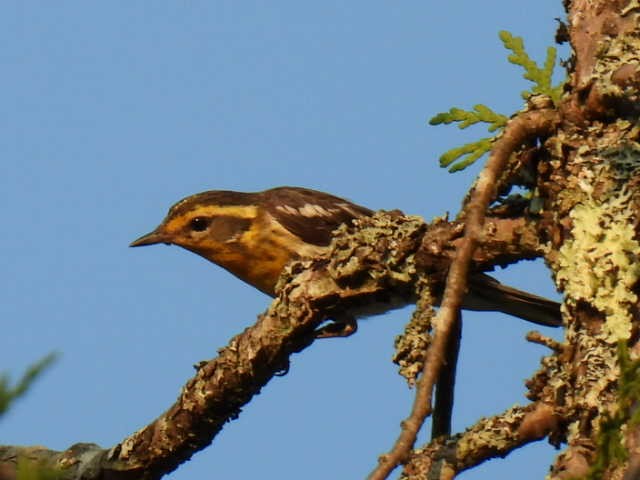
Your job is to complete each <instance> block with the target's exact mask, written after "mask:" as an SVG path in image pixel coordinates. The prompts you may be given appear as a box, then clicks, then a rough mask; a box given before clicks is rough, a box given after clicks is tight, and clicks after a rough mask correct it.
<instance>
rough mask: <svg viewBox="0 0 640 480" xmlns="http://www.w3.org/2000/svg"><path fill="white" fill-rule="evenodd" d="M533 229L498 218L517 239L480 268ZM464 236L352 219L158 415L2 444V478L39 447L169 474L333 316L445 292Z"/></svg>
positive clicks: (113, 468) (41, 454)
mask: <svg viewBox="0 0 640 480" xmlns="http://www.w3.org/2000/svg"><path fill="white" fill-rule="evenodd" d="M534 228H535V226H534V225H533V224H532V223H527V222H524V221H522V220H520V221H516V220H512V219H502V218H498V217H496V218H494V219H492V221H491V227H490V228H489V229H488V230H487V232H486V238H487V243H488V244H491V245H498V244H502V245H509V248H503V249H502V252H499V251H497V250H496V251H494V252H493V253H491V252H490V251H489V250H487V251H479V252H478V256H477V263H475V264H474V268H478V269H485V268H487V267H488V266H490V265H491V262H492V261H493V262H499V261H503V259H504V258H506V257H505V254H504V252H505V251H508V254H507V256H508V257H509V258H511V259H516V258H518V256H520V258H531V257H534V256H536V255H541V249H540V248H539V245H536V244H535V241H533V239H534V238H535V237H534V236H533V235H532V233H531V230H532V229H534ZM459 235H460V226H459V224H457V223H449V222H445V221H444V220H440V221H437V222H435V223H434V224H432V225H430V226H429V225H427V224H425V223H424V222H423V221H422V220H421V219H420V218H418V217H406V216H404V215H402V214H401V213H400V212H389V213H384V212H381V213H379V214H376V215H375V216H374V217H372V218H364V219H361V220H360V221H359V224H358V225H357V226H355V227H346V226H345V227H343V231H342V233H341V234H339V235H338V236H337V238H336V240H335V242H334V244H333V245H332V251H331V252H330V253H329V254H328V255H327V257H325V258H324V259H315V260H306V261H301V262H297V263H293V264H291V266H290V268H289V270H288V273H287V274H286V275H285V278H284V279H283V282H282V284H281V285H282V287H281V292H280V296H279V297H278V298H276V299H275V300H274V302H273V303H272V305H271V306H270V307H269V309H268V310H267V311H266V312H265V313H264V314H263V315H261V316H260V318H259V320H258V322H257V323H256V324H255V325H254V326H252V327H249V328H248V329H246V330H245V331H244V332H243V333H241V334H240V335H238V336H236V337H234V338H233V339H232V340H231V341H230V343H229V345H228V346H226V347H225V348H223V349H221V350H220V351H219V355H218V356H217V357H216V358H214V359H213V360H210V361H206V362H201V363H200V364H199V365H198V371H197V373H196V375H195V376H194V377H193V378H192V379H191V380H189V381H188V382H187V383H186V384H185V386H184V387H183V389H182V392H181V394H180V396H179V398H178V399H177V401H176V403H175V404H174V405H172V406H171V407H170V408H169V409H168V410H167V411H166V412H165V413H163V414H162V415H161V416H159V417H158V418H157V419H156V420H155V421H154V422H152V423H151V424H149V425H147V426H146V427H144V428H143V429H141V430H140V431H138V432H136V433H134V434H132V435H131V436H129V437H128V438H126V439H124V440H123V441H122V442H120V443H119V444H117V445H115V446H114V447H112V448H110V449H101V448H100V447H98V446H97V445H93V444H78V445H75V446H73V447H71V448H69V449H68V450H67V451H64V452H55V451H50V450H46V449H44V448H37V449H35V450H34V449H33V448H31V447H22V448H20V447H15V448H14V447H3V448H2V449H0V471H1V472H2V473H3V477H2V478H3V480H5V479H11V478H15V469H16V465H17V464H18V459H19V458H23V457H24V458H33V455H34V451H37V459H35V460H37V462H36V463H37V464H38V465H42V466H46V467H47V468H55V469H58V470H59V471H60V474H61V477H60V478H64V479H71V478H80V476H79V475H80V473H81V472H82V478H83V479H85V480H88V479H92V478H110V479H120V478H122V479H125V478H126V479H129V478H141V477H142V476H144V478H147V479H153V478H160V477H161V476H162V475H164V474H166V473H167V472H169V471H171V470H173V469H175V468H176V467H177V466H178V465H179V464H180V463H181V462H183V461H185V460H186V459H188V458H190V457H191V456H192V455H193V454H194V453H196V452H197V451H199V450H201V449H203V448H205V447H206V446H207V445H209V444H210V443H211V441H212V440H213V438H214V437H215V435H216V434H217V433H218V432H219V431H220V430H221V429H222V427H223V426H224V424H225V423H227V422H229V421H230V420H232V419H234V418H235V417H237V416H238V415H239V414H240V411H241V408H242V407H243V405H245V404H246V403H247V402H249V401H250V400H251V398H252V397H253V396H254V395H256V394H257V393H258V392H259V391H260V389H261V388H262V387H263V386H264V385H265V384H266V383H267V382H268V381H269V380H270V379H271V378H272V377H273V376H274V375H277V374H280V373H282V372H286V371H287V369H288V368H289V364H290V361H291V357H292V355H293V354H294V353H295V352H298V351H300V350H302V349H303V348H306V347H308V346H309V345H310V344H312V343H313V341H314V338H315V337H314V334H313V332H314V330H315V329H316V328H317V327H318V326H319V325H320V324H321V323H322V322H323V321H325V319H330V318H331V317H332V315H333V314H337V313H340V312H344V311H350V312H353V313H354V314H355V315H363V314H374V313H381V312H383V311H386V310H388V309H390V308H394V307H397V306H400V305H404V304H406V303H409V302H412V301H414V300H415V287H416V284H417V282H418V280H419V279H420V281H421V282H424V281H428V282H430V284H431V288H432V289H433V291H434V292H436V294H437V292H439V291H441V290H442V279H443V278H444V275H445V273H446V269H447V268H448V265H449V262H450V258H451V257H450V255H451V254H452V251H451V249H450V248H449V247H448V246H446V244H447V242H448V241H449V240H452V239H455V238H456V237H458V236H459ZM418 259H419V261H418ZM429 259H432V260H433V261H432V262H431V263H430V262H429ZM35 460H34V461H35ZM12 475H13V476H12Z"/></svg>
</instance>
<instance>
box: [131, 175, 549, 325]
mask: <svg viewBox="0 0 640 480" xmlns="http://www.w3.org/2000/svg"><path fill="white" fill-rule="evenodd" d="M372 214H373V212H372V211H371V210H369V209H368V208H365V207H361V206H359V205H356V204H354V203H352V202H350V201H348V200H345V199H343V198H339V197H335V196H333V195H329V194H327V193H323V192H319V191H316V190H311V189H307V188H298V187H278V188H273V189H270V190H265V191H263V192H255V193H242V192H233V191H225V190H214V191H209V192H203V193H198V194H196V195H192V196H189V197H186V198H184V199H183V200H180V201H179V202H178V203H176V204H175V205H173V206H172V207H171V208H170V210H169V213H168V215H167V216H166V218H165V219H164V221H163V222H162V223H161V224H160V225H159V226H158V227H157V228H156V229H155V230H153V231H152V232H150V233H148V234H146V235H143V236H142V237H140V238H138V239H137V240H135V241H134V242H133V243H131V246H132V247H140V246H144V245H154V244H158V243H166V244H174V245H179V246H181V247H183V248H185V249H187V250H190V251H192V252H194V253H197V254H198V255H200V256H202V257H204V258H206V259H207V260H209V261H211V262H213V263H216V264H217V265H220V266H221V267H223V268H225V269H226V270H228V271H229V272H231V273H233V274H234V275H236V276H237V277H238V278H240V279H241V280H244V281H245V282H247V283H249V284H250V285H253V286H254V287H256V288H257V289H259V290H261V291H262V292H264V293H266V294H268V295H271V296H274V294H275V286H276V284H277V282H278V278H279V277H280V274H281V273H282V271H283V269H284V267H285V265H286V264H287V263H289V262H290V261H291V260H293V259H296V258H301V257H314V256H318V255H320V254H322V253H323V252H324V251H325V250H326V248H327V247H328V245H329V243H330V242H331V238H332V234H333V231H334V230H335V229H336V228H337V227H338V226H339V225H341V224H342V223H346V222H350V221H352V220H353V219H355V218H358V217H362V216H369V215H372ZM469 290H470V291H469V294H468V295H467V296H466V297H465V300H464V303H463V308H466V309H469V310H486V311H499V312H503V313H507V314H509V315H513V316H516V317H520V318H523V319H525V320H528V321H530V322H534V323H538V324H541V325H548V326H558V325H560V324H561V322H560V307H559V304H558V303H556V302H553V301H551V300H548V299H546V298H542V297H539V296H537V295H532V294H530V293H527V292H524V291H522V290H518V289H515V288H512V287H508V286H506V285H503V284H501V283H499V282H498V281H497V280H495V279H494V278H492V277H490V276H488V275H484V274H474V275H473V276H472V278H471V279H470V287H469Z"/></svg>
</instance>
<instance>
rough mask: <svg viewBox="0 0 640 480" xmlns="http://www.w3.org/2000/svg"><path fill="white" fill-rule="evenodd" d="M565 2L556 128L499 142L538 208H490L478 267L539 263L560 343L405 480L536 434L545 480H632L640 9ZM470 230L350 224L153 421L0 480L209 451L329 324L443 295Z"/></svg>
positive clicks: (416, 223)
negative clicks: (550, 281) (520, 165)
mask: <svg viewBox="0 0 640 480" xmlns="http://www.w3.org/2000/svg"><path fill="white" fill-rule="evenodd" d="M565 6H566V8H567V13H568V35H569V39H570V41H571V44H572V47H573V50H574V55H573V57H572V59H571V62H570V65H569V73H570V76H569V82H568V83H567V86H566V91H565V93H564V95H563V97H562V100H561V101H560V103H559V104H558V105H556V106H555V107H554V109H553V110H554V115H553V118H554V120H553V122H554V123H553V132H552V134H550V135H544V137H543V138H541V144H540V146H539V147H537V148H535V149H533V152H532V150H531V146H530V142H529V143H528V144H527V148H521V147H523V142H522V139H520V138H517V141H513V142H511V143H510V144H508V145H507V146H506V147H505V143H506V142H503V143H502V144H500V143H497V145H502V146H503V148H506V150H507V151H506V154H507V155H511V156H512V157H513V162H519V161H520V160H521V159H522V157H523V156H527V162H526V163H528V164H533V165H534V166H535V169H536V173H537V178H536V184H535V189H534V190H533V191H534V192H535V195H536V198H535V200H536V202H537V203H538V204H541V205H543V208H541V209H540V208H536V209H535V210H534V209H533V208H530V205H529V204H527V203H518V204H515V203H512V204H507V205H504V206H501V207H497V208H495V209H493V210H491V211H490V212H489V214H488V216H487V219H486V221H485V223H484V228H483V232H482V235H481V242H480V243H479V244H478V245H477V248H476V249H475V251H474V252H473V261H472V265H471V269H472V270H473V271H486V270H490V269H492V268H493V267H495V266H497V265H503V266H504V265H508V264H510V263H514V262H516V261H519V260H522V259H533V258H536V257H540V256H544V258H545V260H546V262H547V264H548V266H549V267H550V269H551V271H552V272H553V275H554V278H555V280H556V283H557V285H558V287H559V289H560V290H561V291H563V293H564V295H565V304H564V313H565V321H566V336H565V339H564V341H563V342H562V343H558V342H554V341H552V340H549V339H545V338H543V337H541V336H539V335H538V336H532V337H531V338H530V339H531V340H532V341H536V342H539V343H543V344H545V345H547V346H549V348H550V350H551V353H550V354H549V355H548V356H547V357H545V358H544V359H543V361H542V365H541V368H540V370H539V371H538V372H536V373H535V374H534V375H533V377H532V378H531V379H530V380H529V381H528V383H527V386H528V388H529V394H528V396H529V398H530V400H531V401H532V403H530V404H529V405H527V406H524V407H514V408H512V409H510V410H508V411H507V412H504V413H502V414H498V415H496V416H494V417H492V418H489V419H483V420H480V421H479V422H478V423H477V424H476V425H474V426H471V427H469V428H468V429H467V431H465V432H463V433H459V434H455V435H452V436H449V437H441V438H438V439H435V440H433V441H432V442H430V443H428V444H427V445H424V446H423V447H421V448H418V449H415V450H414V451H413V452H412V454H411V455H410V457H409V458H408V460H407V462H406V464H405V467H404V471H403V478H442V479H444V478H453V477H455V475H456V474H457V473H459V472H461V471H463V470H465V469H468V468H471V467H473V466H476V465H478V464H480V463H482V462H483V461H485V460H487V459H489V458H492V457H495V456H505V455H507V454H508V453H509V452H510V451H511V450H513V449H515V448H518V447H519V446H522V445H524V444H526V443H529V442H532V441H536V440H540V439H543V438H545V437H546V438H547V439H548V440H549V441H550V442H551V443H552V444H554V445H556V446H558V447H564V450H563V451H562V452H561V453H560V454H559V455H558V457H557V458H556V459H555V462H554V463H553V465H552V469H551V473H550V478H552V479H554V480H556V479H557V480H561V479H562V480H564V479H569V478H577V477H583V478H584V477H585V476H591V477H590V478H599V479H603V480H607V479H618V478H624V479H627V480H629V479H633V478H637V477H638V475H639V472H640V428H639V427H638V423H639V422H638V421H637V419H636V417H637V416H638V415H637V397H636V396H634V395H635V393H634V392H636V391H638V390H640V387H638V386H637V385H635V383H634V379H635V376H634V375H632V374H635V373H636V370H638V366H637V365H636V364H635V363H633V362H634V359H635V358H636V357H638V353H639V352H640V344H639V342H638V340H639V335H638V328H637V325H638V317H639V312H638V279H639V278H640V262H638V256H639V255H640V243H638V228H639V227H638V224H639V222H638V220H637V215H636V212H637V211H638V207H639V203H640V194H639V193H638V192H639V190H638V188H637V184H638V183H639V182H640V140H639V138H640V128H639V127H638V116H639V114H640V102H639V101H638V100H639V92H640V53H638V52H640V3H638V2H637V0H631V1H629V0H573V1H570V0H566V1H565ZM530 113H531V112H528V111H525V112H523V113H521V114H520V115H518V116H516V117H514V119H512V122H517V121H518V119H522V118H524V117H525V116H526V115H530ZM524 123H526V122H524ZM546 130H548V127H545V132H546ZM538 135H539V133H538V134H535V135H534V134H532V138H528V140H536V139H539V137H538ZM494 154H495V152H494ZM463 231H464V223H463V222H462V221H448V220H445V219H439V220H435V221H433V222H431V223H430V224H426V223H424V222H423V221H422V220H421V219H418V218H415V217H406V216H404V215H402V214H400V213H399V212H388V213H379V214H377V215H376V216H375V217H372V218H370V219H363V220H361V221H360V223H359V224H358V225H357V227H355V228H350V227H344V228H343V229H342V231H341V233H340V234H339V235H338V237H337V238H336V240H335V242H334V243H333V246H332V251H331V252H330V253H329V254H328V255H327V256H326V257H325V258H320V259H314V260H308V261H302V262H297V263H294V264H292V265H290V267H289V269H288V272H287V273H286V274H285V275H284V276H283V279H282V282H281V290H280V295H279V297H278V298H277V299H276V300H275V301H274V302H273V304H272V305H271V306H270V308H269V309H268V310H267V312H265V313H264V314H262V315H261V316H260V317H259V319H258V322H257V323H256V324H255V325H254V326H252V327H250V328H248V329H247V330H246V331H245V332H243V333H241V334H240V335H238V336H236V337H235V338H233V339H232V340H231V342H230V343H229V345H228V346H227V347H225V348H223V349H222V350H221V351H220V352H219V356H218V357H216V358H214V359H212V360H209V361H205V362H202V363H201V364H200V365H199V366H198V369H197V373H196V375H195V376H194V377H193V378H192V379H191V380H189V381H188V382H187V383H186V384H185V386H184V388H183V391H182V393H181V395H180V397H179V398H178V400H177V401H176V403H175V404H174V405H173V406H171V407H170V408H169V409H168V410H167V411H166V412H165V413H163V414H162V415H160V416H159V417H158V418H157V419H156V420H155V421H154V422H152V423H151V424H149V425H148V426H146V427H145V428H143V429H142V430H140V431H138V432H135V433H133V434H132V435H130V436H129V437H128V438H126V439H124V440H123V441H121V442H120V443H119V444H117V445H115V446H113V447H111V448H108V449H104V448H101V447H99V446H97V445H94V444H76V445H74V446H72V447H70V448H69V449H68V450H66V451H64V452H54V451H50V450H47V449H45V448H41V447H0V479H2V480H9V479H12V478H15V477H16V469H17V466H18V465H23V467H21V468H27V467H24V462H27V463H29V464H34V465H39V466H42V467H47V468H54V469H56V470H58V471H59V474H60V478H65V479H67V478H68V479H72V478H73V479H78V478H82V479H133V478H136V479H138V478H146V479H154V478H160V477H161V476H163V475H164V474H166V473H167V472H170V471H172V470H173V469H175V468H177V467H178V466H179V465H180V463H181V462H183V461H185V460H186V459H188V458H190V457H191V456H192V455H193V454H194V453H196V452H197V451H199V450H201V449H203V448H205V447H207V446H208V445H209V444H210V443H211V442H212V440H213V439H214V437H215V435H216V434H217V433H218V432H219V431H220V430H221V429H222V427H223V426H224V424H225V423H226V422H228V421H230V420H233V419H234V418H235V417H237V416H238V415H239V414H240V412H241V408H242V407H243V405H245V404H246V403H247V402H249V401H250V400H251V398H252V397H253V396H254V395H256V394H257V393H258V392H259V391H260V389H261V388H262V387H263V386H264V385H265V384H266V383H267V382H268V381H269V380H270V379H271V378H272V377H273V376H274V375H278V374H282V373H283V372H286V371H287V370H288V368H289V364H290V360H291V357H292V355H293V354H294V353H297V352H300V351H301V350H303V349H304V348H307V347H309V346H310V345H312V343H313V342H314V339H315V337H314V335H313V332H314V330H315V329H316V328H317V327H318V326H319V325H321V324H322V323H323V322H324V321H326V320H327V319H330V318H332V317H335V318H338V317H339V316H340V315H342V314H344V312H350V313H352V314H356V315H357V314H363V313H367V314H374V313H381V312H384V311H386V310H388V309H390V308H395V307H397V306H401V305H404V304H407V303H410V302H414V301H416V299H417V296H418V293H419V292H421V291H424V288H425V286H426V287H427V288H428V289H429V291H431V292H434V294H435V295H436V297H437V296H438V295H439V294H440V293H441V292H442V288H443V284H444V281H445V278H446V275H447V272H448V270H449V266H450V265H451V261H452V258H453V257H454V256H455V253H456V249H457V248H458V247H459V246H460V243H461V242H463V241H464V240H463ZM420 342H422V343H424V339H423V340H417V341H416V343H415V345H419V344H421V343H420ZM416 348H417V347H416ZM420 348H427V347H425V346H424V345H422V346H421V347H420ZM624 352H629V355H630V358H628V359H627V360H624V358H625V357H624V355H626V353H624ZM625 362H627V363H626V367H625V366H624V365H625ZM629 362H631V363H629ZM621 365H622V366H623V368H621ZM629 365H631V367H630V366H629ZM629 372H631V373H632V374H629ZM614 447H615V448H614Z"/></svg>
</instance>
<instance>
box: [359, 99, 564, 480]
mask: <svg viewBox="0 0 640 480" xmlns="http://www.w3.org/2000/svg"><path fill="white" fill-rule="evenodd" d="M557 119H558V114H557V112H555V111H554V110H550V109H545V110H534V111H531V112H524V113H522V114H520V115H518V116H516V117H514V118H512V119H511V120H510V121H509V123H508V124H507V126H506V127H505V130H504V132H503V134H502V136H501V137H500V138H498V140H497V141H496V143H495V145H494V148H493V149H492V151H491V155H490V156H489V160H488V161H487V163H486V165H485V167H484V168H483V169H482V171H481V172H480V175H479V176H478V180H477V182H476V184H475V188H474V190H473V191H472V192H471V195H470V198H471V200H470V201H469V203H468V205H467V208H466V211H467V212H466V213H467V215H466V224H465V234H464V238H463V240H462V242H461V244H460V246H459V247H458V249H457V251H456V255H455V258H454V260H453V262H452V263H451V268H450V270H449V274H448V276H447V283H446V287H445V291H444V295H443V300H442V304H441V307H440V311H439V312H438V315H437V316H436V319H435V322H434V323H435V330H436V333H435V337H434V340H433V343H432V344H431V345H430V347H429V349H428V350H427V353H426V358H425V362H424V366H423V370H422V376H421V377H420V379H419V380H418V384H417V387H416V396H415V399H414V402H413V407H412V409H411V414H410V415H409V417H408V418H407V419H406V420H405V421H404V422H403V423H402V430H401V432H400V435H399V436H398V439H397V440H396V443H395V444H394V446H393V448H392V449H391V451H390V452H389V453H388V454H386V455H383V456H381V457H380V459H379V462H378V466H377V467H376V468H375V469H374V470H373V472H371V474H370V475H369V480H384V479H385V478H387V477H388V476H389V474H390V473H391V472H392V471H393V470H394V469H395V468H396V467H397V466H398V465H399V464H400V463H403V462H404V461H406V459H407V458H408V456H409V453H410V451H411V449H412V448H413V446H414V444H415V441H416V437H417V435H418V431H419V430H420V428H421V427H422V425H423V423H424V420H425V418H426V417H427V415H429V414H430V413H431V400H432V392H433V386H434V384H435V382H436V380H437V379H438V376H439V375H440V371H441V369H442V365H443V363H444V359H445V356H446V354H445V350H446V347H447V345H448V344H449V337H450V335H451V333H452V331H453V327H454V325H455V321H456V318H457V316H458V314H459V312H460V307H461V304H462V298H463V297H464V294H465V292H466V289H467V277H468V274H469V268H470V263H471V257H472V255H473V251H474V250H475V247H476V245H477V243H478V242H479V240H480V235H481V233H482V227H483V224H484V217H485V212H486V209H487V207H488V206H489V204H490V202H491V201H492V200H493V199H494V198H495V194H496V192H495V187H496V185H497V182H498V178H499V175H500V173H501V172H502V171H503V169H504V167H505V165H506V164H507V162H508V160H509V156H510V155H511V153H512V152H514V151H515V150H516V149H517V148H518V147H519V146H520V145H521V144H522V143H523V142H524V141H525V140H528V139H531V138H535V137H538V136H540V135H542V134H546V133H549V132H551V131H552V130H553V129H554V128H555V127H556V125H557V122H558V120H557Z"/></svg>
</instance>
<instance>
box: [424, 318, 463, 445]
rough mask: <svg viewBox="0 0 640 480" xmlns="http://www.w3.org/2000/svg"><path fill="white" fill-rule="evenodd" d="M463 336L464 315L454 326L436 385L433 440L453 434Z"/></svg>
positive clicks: (432, 429)
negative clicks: (452, 424) (457, 377)
mask: <svg viewBox="0 0 640 480" xmlns="http://www.w3.org/2000/svg"><path fill="white" fill-rule="evenodd" d="M461 335H462V315H458V318H457V321H456V322H455V325H454V326H453V331H452V332H451V338H449V345H448V346H447V349H446V355H447V357H446V358H445V363H444V365H443V367H444V368H442V371H441V372H440V377H439V378H438V383H437V384H436V401H435V405H434V408H433V419H432V424H431V438H432V439H433V438H438V437H441V436H443V435H450V434H451V416H452V412H453V400H454V393H455V388H454V387H455V384H456V367H457V365H458V353H460V337H461Z"/></svg>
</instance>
